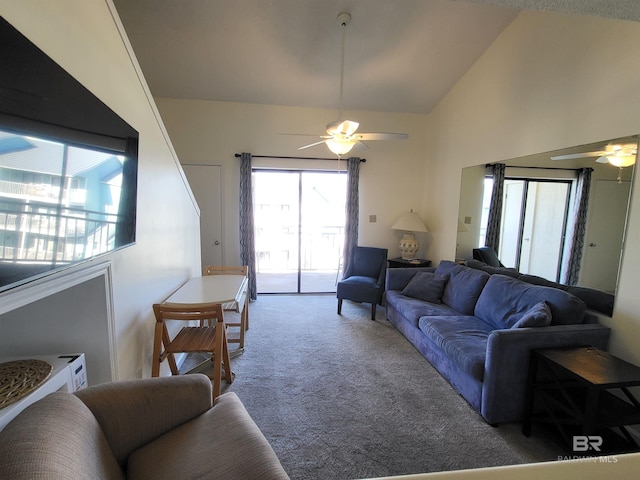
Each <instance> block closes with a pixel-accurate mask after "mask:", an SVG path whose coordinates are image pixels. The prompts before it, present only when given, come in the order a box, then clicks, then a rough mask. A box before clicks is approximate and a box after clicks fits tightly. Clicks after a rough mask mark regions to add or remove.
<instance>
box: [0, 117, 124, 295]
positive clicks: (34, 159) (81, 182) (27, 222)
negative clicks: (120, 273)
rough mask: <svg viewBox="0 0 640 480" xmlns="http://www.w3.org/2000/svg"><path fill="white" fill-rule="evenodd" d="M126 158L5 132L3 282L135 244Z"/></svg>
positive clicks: (0, 156)
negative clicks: (126, 187) (126, 184)
mask: <svg viewBox="0 0 640 480" xmlns="http://www.w3.org/2000/svg"><path fill="white" fill-rule="evenodd" d="M126 159H127V157H126V155H125V152H118V151H108V150H106V149H97V148H95V147H93V148H92V147H89V146H78V145H74V144H70V143H68V142H64V141H54V140H51V139H46V138H41V137H37V136H34V135H22V134H17V133H14V132H11V131H6V130H0V284H1V285H3V286H4V285H9V284H11V283H13V281H14V280H19V279H21V278H24V276H25V275H36V274H39V273H42V272H47V271H50V270H53V269H56V268H59V267H63V266H68V265H71V264H73V263H75V262H79V261H82V260H85V259H88V258H91V257H94V256H96V255H99V254H102V253H105V252H109V251H112V250H114V249H116V248H118V247H119V246H122V245H123V244H126V243H131V242H132V241H133V240H134V237H133V236H129V238H125V237H126V236H128V234H126V233H125V232H127V231H129V232H133V231H134V230H133V229H132V227H133V226H132V225H130V222H131V208H132V207H134V205H132V202H131V199H130V198H127V197H128V196H129V193H128V192H126V191H125V192H123V167H124V164H125V161H126ZM131 161H134V160H133V159H131ZM123 195H124V196H123ZM133 228H134V227H133ZM123 233H124V235H123ZM123 240H124V242H123Z"/></svg>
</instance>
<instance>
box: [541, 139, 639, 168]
mask: <svg viewBox="0 0 640 480" xmlns="http://www.w3.org/2000/svg"><path fill="white" fill-rule="evenodd" d="M637 154H638V145H637V144H636V143H609V144H607V145H605V146H604V147H603V149H602V150H595V151H591V152H582V153H571V154H568V155H555V156H553V157H551V160H572V159H576V158H588V157H598V158H596V162H597V163H609V164H611V165H613V166H614V167H618V168H624V167H629V166H631V165H634V164H635V163H636V156H637Z"/></svg>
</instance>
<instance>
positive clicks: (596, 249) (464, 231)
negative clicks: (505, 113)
mask: <svg viewBox="0 0 640 480" xmlns="http://www.w3.org/2000/svg"><path fill="white" fill-rule="evenodd" d="M612 145H633V146H634V147H633V148H634V151H635V149H636V148H637V137H635V136H634V137H626V138H620V139H614V140H609V141H602V142H595V143H593V144H589V145H582V146H580V147H573V148H567V149H563V150H558V151H554V152H545V153H541V154H538V155H531V156H528V157H524V158H519V159H512V160H507V161H503V162H501V163H504V164H505V165H506V170H505V183H504V192H503V195H504V197H503V209H502V217H501V231H500V243H499V251H498V252H497V253H498V258H499V259H500V261H501V262H502V263H503V264H504V265H505V267H511V268H514V269H517V270H518V272H519V273H520V274H529V275H535V276H538V277H543V278H544V279H547V280H550V281H553V282H563V281H564V280H563V279H564V278H566V277H565V275H564V274H563V273H562V265H563V256H565V257H566V256H567V252H566V250H567V238H566V236H567V230H568V229H569V228H570V225H571V224H572V220H573V219H572V212H573V210H572V203H571V202H573V201H574V198H575V192H574V190H575V184H576V178H577V173H576V172H577V171H578V170H579V169H580V168H585V167H589V168H592V169H593V172H592V176H591V187H590V192H589V206H588V213H587V223H586V231H585V237H584V247H583V250H582V258H581V261H580V270H579V278H578V281H577V282H576V283H575V285H576V286H579V287H585V288H586V289H593V290H597V291H598V292H604V293H607V294H615V290H616V285H617V278H618V271H619V267H620V258H621V254H622V248H623V238H624V229H625V225H626V217H627V214H628V212H627V209H628V203H629V197H630V191H631V180H632V176H633V173H634V165H633V164H634V163H635V162H632V164H631V165H628V166H626V167H622V168H619V167H617V166H615V165H614V163H617V164H619V163H620V156H619V157H617V158H613V160H612V161H611V162H609V161H607V160H608V158H609V157H606V156H605V155H604V154H603V152H607V151H608V150H607V149H611V148H612V147H611V146H612ZM551 157H560V158H558V159H556V160H552V159H551ZM624 158H625V162H626V163H629V161H627V160H628V159H629V158H631V159H632V160H635V153H634V154H633V156H632V157H624ZM491 187H492V178H491V169H490V168H487V166H486V165H478V166H475V167H467V168H464V169H463V172H462V181H461V193H460V210H459V222H460V223H461V224H463V225H464V228H458V230H459V231H458V237H457V248H456V257H457V258H458V259H459V260H466V259H471V258H472V257H473V249H474V248H477V247H481V246H484V245H485V234H486V224H487V216H488V208H489V202H490V199H491ZM564 262H566V258H565V259H564ZM577 289H578V288H577V287H576V288H575V289H574V290H577ZM582 290H585V289H584V288H582ZM611 299H613V297H612V296H611ZM605 310H607V312H603V313H606V314H610V308H607V309H605Z"/></svg>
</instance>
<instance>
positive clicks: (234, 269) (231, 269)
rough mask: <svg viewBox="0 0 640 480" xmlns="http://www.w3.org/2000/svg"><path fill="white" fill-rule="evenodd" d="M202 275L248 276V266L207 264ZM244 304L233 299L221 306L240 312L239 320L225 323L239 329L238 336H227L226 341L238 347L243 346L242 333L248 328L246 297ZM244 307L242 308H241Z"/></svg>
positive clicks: (241, 347)
mask: <svg viewBox="0 0 640 480" xmlns="http://www.w3.org/2000/svg"><path fill="white" fill-rule="evenodd" d="M202 275H203V276H204V275H243V276H245V277H248V275H249V267H247V266H246V265H239V266H221V265H207V266H205V267H204V269H203V271H202ZM243 300H245V302H244V305H242V306H241V305H238V302H236V301H233V302H229V303H224V304H223V305H222V308H223V309H224V310H227V311H233V312H236V313H239V314H240V321H239V322H226V323H225V325H226V326H227V328H229V327H234V328H238V329H239V330H240V332H239V335H238V338H229V339H228V340H227V342H229V343H237V344H239V345H238V347H239V348H240V349H243V348H244V333H245V331H246V330H249V306H248V302H246V298H243ZM243 307H244V308H243Z"/></svg>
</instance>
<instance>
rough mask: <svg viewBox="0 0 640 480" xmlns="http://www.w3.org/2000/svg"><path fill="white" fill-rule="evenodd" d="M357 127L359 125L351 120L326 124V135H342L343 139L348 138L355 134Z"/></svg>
mask: <svg viewBox="0 0 640 480" xmlns="http://www.w3.org/2000/svg"><path fill="white" fill-rule="evenodd" d="M359 126H360V124H359V123H358V122H354V121H353V120H342V121H340V120H337V121H335V122H331V123H328V124H327V133H328V134H329V135H344V136H345V137H350V136H351V135H353V134H354V133H356V130H357V129H358V127H359Z"/></svg>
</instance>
